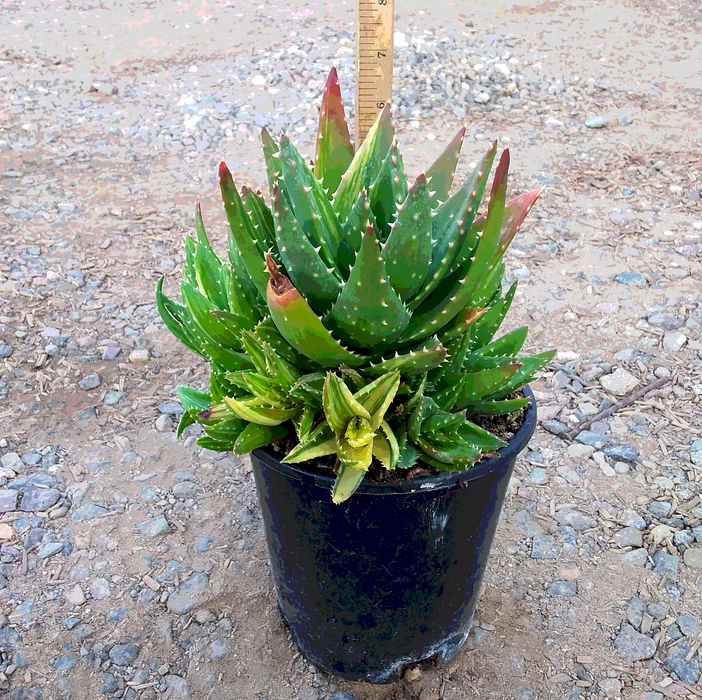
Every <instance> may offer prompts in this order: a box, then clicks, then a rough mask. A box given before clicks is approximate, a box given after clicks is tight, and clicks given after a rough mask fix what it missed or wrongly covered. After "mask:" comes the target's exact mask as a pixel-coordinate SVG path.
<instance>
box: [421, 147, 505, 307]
mask: <svg viewBox="0 0 702 700" xmlns="http://www.w3.org/2000/svg"><path fill="white" fill-rule="evenodd" d="M496 152H497V143H496V142H495V143H493V145H492V147H491V148H490V150H489V151H488V152H487V153H486V154H485V155H484V156H483V157H482V159H481V160H480V162H479V163H478V165H477V166H476V167H475V168H474V170H473V172H472V173H471V174H470V176H469V177H468V178H466V180H465V181H464V183H463V184H462V185H461V186H460V188H459V189H458V190H457V192H456V193H455V194H454V195H453V196H452V197H451V198H450V199H448V200H446V201H445V202H444V203H443V204H442V205H441V206H440V207H439V208H438V209H437V210H436V211H435V212H434V213H433V218H432V223H431V228H432V243H433V245H432V255H431V262H430V264H429V271H428V273H427V278H426V280H425V282H424V285H423V287H422V289H421V290H420V291H419V293H418V294H417V295H416V296H415V297H414V298H413V299H412V302H411V306H412V308H416V307H417V306H418V305H419V304H420V303H421V302H422V301H424V299H426V298H427V297H428V296H429V295H430V294H431V293H432V292H433V291H434V290H435V289H436V288H437V287H438V286H439V284H440V283H441V281H442V280H443V279H444V277H445V276H446V275H447V274H448V272H449V270H450V269H451V267H452V266H453V263H454V262H455V260H456V258H457V256H458V255H459V253H460V251H461V249H462V248H463V244H464V242H465V240H466V238H467V237H468V234H469V232H470V225H471V223H472V221H473V219H474V218H475V215H476V214H477V212H478V207H479V206H480V200H481V199H482V198H483V192H484V191H485V186H486V185H487V181H488V176H489V175H490V168H491V167H492V162H493V160H494V158H495V153H496Z"/></svg>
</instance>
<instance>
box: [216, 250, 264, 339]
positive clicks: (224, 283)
mask: <svg viewBox="0 0 702 700" xmlns="http://www.w3.org/2000/svg"><path fill="white" fill-rule="evenodd" d="M219 283H220V287H221V289H222V293H223V295H224V297H225V298H226V302H227V304H226V309H228V310H229V312H230V313H233V314H235V315H236V316H239V317H240V318H242V319H244V322H243V323H242V325H243V327H244V328H253V327H254V326H255V325H256V324H257V323H258V322H259V321H260V320H261V314H260V313H259V312H258V311H257V309H256V307H255V306H254V303H253V299H252V298H251V297H250V296H249V292H248V290H247V289H246V287H245V286H244V285H243V284H242V283H241V281H240V280H239V277H238V276H237V275H236V273H235V272H234V270H233V268H232V266H231V265H230V264H228V263H224V264H223V265H222V268H221V270H220V281H219Z"/></svg>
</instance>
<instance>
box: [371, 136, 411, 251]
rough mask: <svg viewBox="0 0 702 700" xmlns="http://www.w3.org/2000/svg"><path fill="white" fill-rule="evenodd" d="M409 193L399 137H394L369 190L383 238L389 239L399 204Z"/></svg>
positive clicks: (372, 206)
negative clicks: (398, 141) (398, 143)
mask: <svg viewBox="0 0 702 700" xmlns="http://www.w3.org/2000/svg"><path fill="white" fill-rule="evenodd" d="M407 193H408V192H407V176H406V175H405V169H404V165H403V163H402V156H401V155H400V151H399V149H398V146H397V139H396V138H394V139H393V140H392V145H391V146H390V150H389V151H388V152H387V154H386V155H385V158H384V160H383V163H382V165H381V166H380V172H379V173H378V176H377V177H376V178H375V181H374V182H373V184H372V185H371V188H370V191H369V195H370V196H369V199H370V205H371V209H372V211H373V214H374V215H375V218H376V221H377V222H378V231H379V232H380V238H381V240H383V241H384V240H386V239H387V237H388V234H389V233H390V225H391V224H392V222H393V221H394V220H395V216H396V210H397V206H398V205H400V204H402V202H404V201H405V199H406V198H407Z"/></svg>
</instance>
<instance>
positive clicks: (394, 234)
mask: <svg viewBox="0 0 702 700" xmlns="http://www.w3.org/2000/svg"><path fill="white" fill-rule="evenodd" d="M431 254H432V224H431V205H430V200H429V188H428V186H427V179H426V177H425V176H424V175H419V176H418V177H417V179H416V180H415V182H414V184H413V185H412V187H411V188H410V190H409V192H408V194H407V197H406V198H405V199H404V203H403V204H402V205H401V206H398V207H397V218H396V220H395V221H394V222H393V223H392V225H391V227H390V234H389V236H388V237H387V240H386V241H385V243H384V244H383V246H382V252H381V255H382V258H383V262H384V263H385V268H386V270H387V272H388V274H389V275H390V281H391V282H392V286H393V287H394V289H395V291H396V292H397V293H398V294H399V295H400V296H401V297H402V299H405V300H406V299H409V298H410V297H412V296H413V295H414V294H415V293H416V292H417V291H418V290H419V289H420V288H421V286H422V285H423V284H424V280H425V279H426V276H427V272H428V271H429V263H430V262H431Z"/></svg>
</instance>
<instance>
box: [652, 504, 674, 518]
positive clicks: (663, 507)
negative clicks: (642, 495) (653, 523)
mask: <svg viewBox="0 0 702 700" xmlns="http://www.w3.org/2000/svg"><path fill="white" fill-rule="evenodd" d="M671 508H672V506H671V504H670V503H668V502H667V501H651V503H649V504H648V512H649V513H650V514H651V515H652V516H653V517H654V518H659V519H660V518H667V517H668V513H670V509H671Z"/></svg>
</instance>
